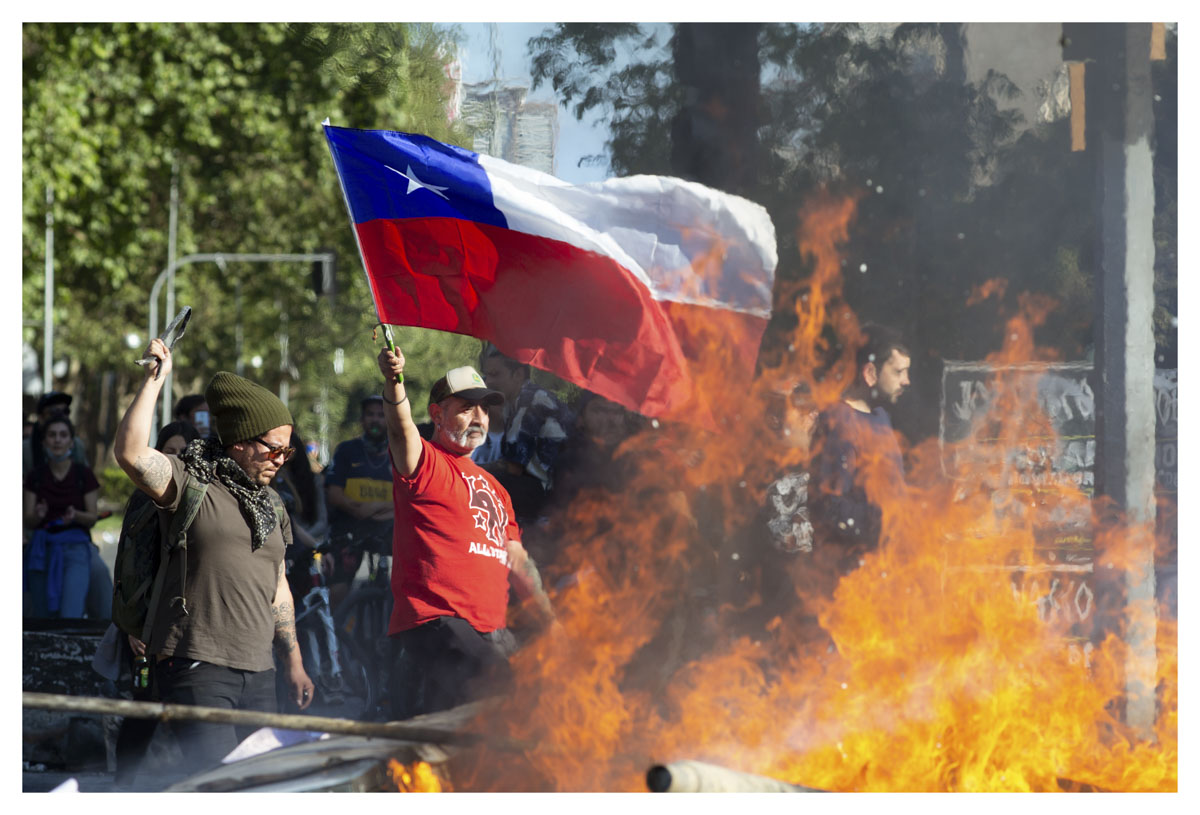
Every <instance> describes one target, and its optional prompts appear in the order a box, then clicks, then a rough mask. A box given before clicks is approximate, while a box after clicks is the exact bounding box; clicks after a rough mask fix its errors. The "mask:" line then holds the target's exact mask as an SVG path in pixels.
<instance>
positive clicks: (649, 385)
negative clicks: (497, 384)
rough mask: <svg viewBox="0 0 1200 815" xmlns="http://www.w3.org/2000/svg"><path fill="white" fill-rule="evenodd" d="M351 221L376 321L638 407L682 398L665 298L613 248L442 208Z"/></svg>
mask: <svg viewBox="0 0 1200 815" xmlns="http://www.w3.org/2000/svg"><path fill="white" fill-rule="evenodd" d="M357 230H358V235H359V242H360V244H361V246H362V251H363V257H364V259H365V262H366V266H367V274H368V276H369V277H370V279H371V285H372V288H373V294H374V296H375V304H376V306H377V307H378V310H379V318H380V319H381V320H383V321H384V322H386V323H390V324H392V325H412V326H421V327H424V328H434V329H438V330H441V331H451V332H454V333H457V334H465V335H468V336H472V337H479V338H481V339H486V340H489V341H491V342H492V343H494V344H495V345H496V347H497V348H499V349H500V350H501V351H503V352H504V353H506V354H508V355H509V356H512V357H513V358H515V359H517V360H520V361H521V362H528V363H530V364H532V365H535V366H537V367H539V368H542V369H544V370H548V371H551V372H552V373H554V374H556V375H558V376H560V377H562V378H563V379H565V380H567V381H569V382H574V383H575V384H577V385H579V386H581V387H584V388H587V389H588V390H590V391H593V392H594V393H598V394H600V395H601V396H604V397H606V398H608V399H611V400H613V401H614V402H618V403H620V404H622V405H625V406H626V407H628V408H631V409H633V410H636V411H638V412H640V413H643V414H645V415H648V416H662V415H665V414H667V413H669V412H673V411H674V410H676V409H677V408H678V407H680V406H681V405H682V404H683V403H684V402H686V401H688V398H689V396H690V395H691V392H692V383H691V381H690V378H689V374H688V364H687V362H686V361H685V358H684V352H683V350H682V349H681V347H680V342H679V340H678V339H676V336H675V329H674V328H673V326H672V324H671V321H670V320H669V319H668V317H667V314H666V311H665V309H664V307H663V306H662V305H660V304H659V303H658V302H657V301H655V300H654V299H653V298H652V297H651V296H650V293H649V292H648V291H647V290H646V288H645V287H644V286H642V284H641V283H640V282H639V281H638V280H637V279H636V278H635V277H634V276H633V275H631V274H630V273H629V272H628V271H627V270H626V269H624V268H623V267H622V266H621V265H620V264H618V263H617V262H616V261H614V260H613V259H612V258H609V257H606V256H604V255H599V254H596V253H593V252H587V251H584V250H581V249H579V248H577V247H574V246H571V245H570V244H567V243H564V242H562V241H555V240H551V239H548V238H539V237H534V236H532V235H527V234H524V233H521V232H514V231H512V230H509V229H504V228H501V227H495V226H489V225H486V224H478V223H474V222H472V221H459V220H455V219H452V218H406V219H398V220H390V219H379V220H374V221H368V222H366V223H362V224H358V225H357ZM706 311H714V310H712V309H706ZM759 336H761V329H760V330H759ZM755 350H756V351H757V340H756V341H755ZM752 369H753V359H751V370H752Z"/></svg>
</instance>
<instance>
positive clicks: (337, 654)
mask: <svg viewBox="0 0 1200 815" xmlns="http://www.w3.org/2000/svg"><path fill="white" fill-rule="evenodd" d="M326 551H327V546H326V545H325V544H322V545H321V546H318V547H317V548H316V549H315V550H313V549H306V550H304V552H303V553H302V554H301V556H299V557H292V558H289V560H288V566H289V568H288V582H289V583H290V584H291V585H292V594H293V598H292V599H293V602H294V603H295V606H296V640H297V644H298V646H299V648H300V654H301V657H302V658H303V660H304V670H305V672H306V673H308V675H309V676H310V677H312V679H313V681H314V683H315V684H316V685H317V688H318V697H317V701H320V702H324V703H326V704H331V705H340V704H344V703H345V702H346V695H347V693H348V694H349V695H350V696H351V697H353V698H354V699H358V700H362V709H361V710H355V711H354V712H352V713H350V714H348V718H359V717H360V716H361V715H362V714H363V713H364V712H366V711H367V710H370V709H372V708H371V707H370V706H371V705H373V704H374V701H373V699H372V697H373V695H374V694H375V693H376V691H375V688H374V687H373V684H374V683H372V681H371V678H370V676H369V675H368V673H367V668H366V661H365V660H364V659H363V658H362V657H361V656H360V655H359V654H358V645H357V644H356V643H354V642H351V641H350V640H349V639H348V638H347V637H346V636H345V635H344V634H343V633H342V632H341V631H340V630H339V629H338V627H337V625H336V624H335V623H334V617H333V611H332V608H331V607H330V603H329V587H328V585H327V584H326V578H325V569H324V564H323V563H322V557H323V555H324V554H325V553H326ZM305 554H306V555H307V557H305V556H304V555H305ZM305 577H307V581H305V580H304V578H305ZM304 582H307V584H308V588H307V590H306V591H305V592H304V594H303V595H301V594H300V589H301V588H302V584H303V583H304ZM280 698H286V693H284V694H282V695H281V696H280Z"/></svg>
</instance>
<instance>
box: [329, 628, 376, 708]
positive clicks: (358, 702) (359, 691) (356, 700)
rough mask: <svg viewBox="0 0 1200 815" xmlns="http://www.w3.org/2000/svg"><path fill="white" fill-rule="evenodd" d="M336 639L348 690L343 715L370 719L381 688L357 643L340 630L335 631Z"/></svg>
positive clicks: (343, 679) (343, 678) (344, 680)
mask: <svg viewBox="0 0 1200 815" xmlns="http://www.w3.org/2000/svg"><path fill="white" fill-rule="evenodd" d="M337 640H338V660H339V661H340V662H341V668H342V681H343V682H344V683H345V686H346V690H347V692H348V697H347V699H346V711H345V712H344V714H343V715H344V716H345V717H346V718H349V719H359V720H364V719H370V718H372V715H373V712H374V711H375V708H376V707H377V706H378V704H379V700H380V697H381V695H382V691H383V689H382V687H381V686H380V684H379V681H378V679H377V678H376V677H375V674H374V671H373V670H371V667H370V665H369V663H368V661H367V659H366V658H365V657H364V656H363V653H362V651H361V650H360V649H359V647H358V644H357V643H356V642H354V640H352V639H350V638H349V637H348V636H346V634H345V633H344V632H343V631H341V630H339V631H338V632H337Z"/></svg>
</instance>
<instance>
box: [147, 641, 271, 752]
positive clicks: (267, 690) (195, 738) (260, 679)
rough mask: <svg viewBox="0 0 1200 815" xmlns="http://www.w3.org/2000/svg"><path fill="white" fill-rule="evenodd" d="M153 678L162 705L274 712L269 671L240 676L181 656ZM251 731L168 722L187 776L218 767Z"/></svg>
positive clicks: (164, 663) (233, 670)
mask: <svg viewBox="0 0 1200 815" xmlns="http://www.w3.org/2000/svg"><path fill="white" fill-rule="evenodd" d="M157 675H158V690H159V699H160V701H162V702H165V703H167V704H175V705H202V706H205V707H220V708H225V709H227V710H260V711H264V712H266V713H275V712H276V703H275V669H274V668H272V669H270V670H266V671H241V670H238V669H237V668H227V667H225V666H224V665H213V664H211V663H209V662H197V661H196V660H193V659H189V658H187V657H169V658H167V659H164V660H163V661H161V662H159V663H158V665H157ZM257 729H258V728H256V727H240V726H236V725H232V724H210V723H205V722H195V721H187V722H185V721H176V722H172V723H171V730H172V732H173V733H175V735H176V738H177V739H178V741H179V747H180V750H182V752H183V756H184V758H185V759H187V761H188V763H189V764H190V765H191V767H190V769H191V771H192V772H193V773H198V772H201V771H203V770H206V769H208V768H210V767H212V766H215V765H217V764H219V763H220V762H221V759H223V758H224V757H225V756H226V755H228V754H229V753H230V751H232V750H233V748H234V747H237V745H238V744H239V743H240V742H241V741H242V739H244V738H246V737H247V736H249V735H250V734H251V733H253V732H254V731H255V730H257Z"/></svg>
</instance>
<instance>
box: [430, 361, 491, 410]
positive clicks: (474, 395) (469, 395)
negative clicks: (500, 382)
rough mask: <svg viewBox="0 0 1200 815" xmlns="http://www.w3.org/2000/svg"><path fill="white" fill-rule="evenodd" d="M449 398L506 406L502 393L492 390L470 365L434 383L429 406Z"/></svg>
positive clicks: (450, 371)
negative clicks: (454, 397)
mask: <svg viewBox="0 0 1200 815" xmlns="http://www.w3.org/2000/svg"><path fill="white" fill-rule="evenodd" d="M449 396H457V397H459V398H460V399H470V400H471V401H472V402H480V403H482V404H485V405H502V404H504V395H503V394H501V393H500V391H494V390H490V389H489V388H488V386H487V384H486V383H485V382H484V381H483V377H482V376H480V375H479V372H478V371H476V370H475V369H474V368H472V367H471V366H470V365H464V366H462V367H461V368H454V369H452V370H449V371H447V372H446V375H445V376H443V377H442V378H441V379H439V380H438V381H437V382H434V383H433V387H432V388H430V389H429V404H431V405H432V404H436V403H438V402H440V401H442V400H443V399H445V398H447V397H449Z"/></svg>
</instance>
